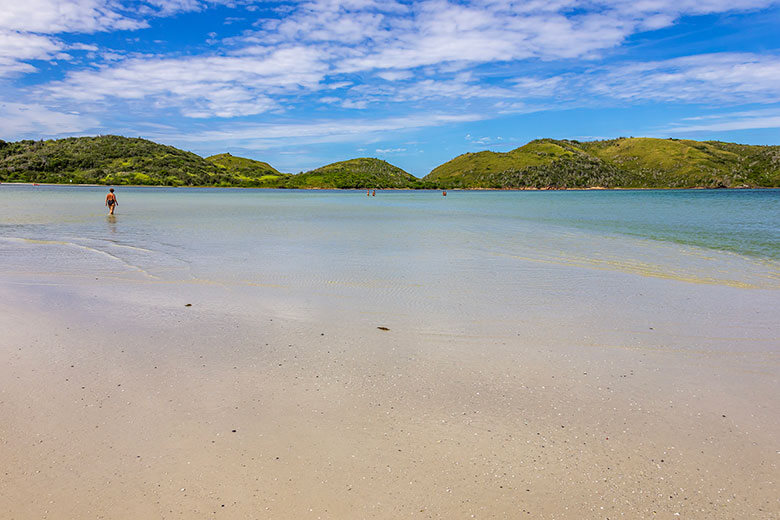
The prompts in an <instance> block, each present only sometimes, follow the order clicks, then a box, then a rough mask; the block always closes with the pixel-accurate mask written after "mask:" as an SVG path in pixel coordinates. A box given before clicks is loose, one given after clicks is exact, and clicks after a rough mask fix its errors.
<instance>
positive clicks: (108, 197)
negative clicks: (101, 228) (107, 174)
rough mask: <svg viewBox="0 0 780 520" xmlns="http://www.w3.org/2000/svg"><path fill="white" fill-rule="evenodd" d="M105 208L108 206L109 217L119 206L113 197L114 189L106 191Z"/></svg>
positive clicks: (114, 196)
mask: <svg viewBox="0 0 780 520" xmlns="http://www.w3.org/2000/svg"><path fill="white" fill-rule="evenodd" d="M106 206H108V214H109V215H113V214H114V209H115V208H116V207H117V206H119V202H117V200H116V195H114V188H110V189H109V190H108V195H106Z"/></svg>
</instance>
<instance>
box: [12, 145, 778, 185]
mask: <svg viewBox="0 0 780 520" xmlns="http://www.w3.org/2000/svg"><path fill="white" fill-rule="evenodd" d="M0 181H1V182H41V183H44V182H46V183H63V184H65V183H71V182H72V183H74V184H77V183H81V184H146V185H165V186H241V187H264V188H464V189H468V188H495V189H504V188H520V189H522V188H540V189H545V188H554V189H558V188H590V187H604V188H617V187H621V188H687V187H707V188H718V187H742V186H757V187H780V146H753V145H742V144H734V143H723V142H719V141H691V140H684V139H652V138H644V137H637V138H634V137H631V138H619V139H611V140H607V141H590V142H579V141H568V140H555V139H538V140H536V141H531V142H530V143H528V144H526V145H524V146H521V147H519V148H516V149H514V150H512V151H509V152H505V153H499V152H489V151H484V152H478V153H467V154H463V155H459V156H458V157H456V158H454V159H452V160H451V161H448V162H446V163H444V164H442V165H441V166H438V167H437V168H435V169H434V170H433V171H431V173H429V174H428V175H427V176H426V177H425V178H423V179H418V178H416V177H414V176H412V175H410V174H409V173H407V172H405V171H404V170H402V169H401V168H398V167H397V166H393V165H392V164H390V163H388V162H386V161H383V160H380V159H372V158H365V157H364V158H359V159H350V160H348V161H341V162H336V163H333V164H329V165H327V166H322V167H320V168H317V169H315V170H311V171H308V172H306V173H300V174H297V175H291V174H289V173H281V172H279V171H278V170H276V169H275V168H274V167H272V166H271V165H270V164H268V163H265V162H262V161H256V160H252V159H246V158H243V157H235V156H233V155H230V154H228V153H223V154H219V155H212V156H211V157H208V158H206V159H204V158H202V157H200V156H198V155H196V154H194V153H191V152H185V151H183V150H179V149H178V148H174V147H172V146H165V145H162V144H158V143H155V142H152V141H148V140H146V139H140V138H129V137H121V136H116V135H105V136H98V137H69V138H66V139H57V140H47V141H43V140H42V141H30V140H26V141H18V142H12V143H9V142H5V141H2V140H0Z"/></svg>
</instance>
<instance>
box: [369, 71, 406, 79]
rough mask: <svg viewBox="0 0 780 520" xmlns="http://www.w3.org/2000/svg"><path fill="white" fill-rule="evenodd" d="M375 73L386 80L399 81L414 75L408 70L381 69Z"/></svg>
mask: <svg viewBox="0 0 780 520" xmlns="http://www.w3.org/2000/svg"><path fill="white" fill-rule="evenodd" d="M376 75H377V76H379V77H380V78H382V79H384V80H387V81H400V80H403V79H409V78H411V77H412V76H414V74H412V73H411V72H410V71H408V70H382V71H379V72H377V73H376Z"/></svg>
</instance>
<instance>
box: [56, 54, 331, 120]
mask: <svg viewBox="0 0 780 520" xmlns="http://www.w3.org/2000/svg"><path fill="white" fill-rule="evenodd" d="M325 71H326V66H325V65H324V64H323V63H322V62H321V60H320V58H319V56H318V51H317V50H315V49H310V48H305V47H292V48H281V49H276V50H269V49H267V48H259V47H253V48H251V49H245V50H244V52H243V53H242V54H241V55H234V56H209V57H193V58H158V57H150V58H133V59H128V60H124V61H122V62H121V65H120V66H105V67H103V68H101V69H99V70H97V71H91V70H89V71H78V72H73V73H71V74H69V75H68V77H67V78H66V79H65V80H64V81H61V82H56V83H52V84H50V85H48V86H47V87H46V89H45V90H46V92H47V93H48V94H49V95H52V96H54V97H55V98H58V99H71V100H75V101H82V102H87V101H94V100H104V99H107V98H120V99H129V100H133V99H153V100H155V102H156V103H158V104H159V105H161V106H174V107H179V108H180V109H181V111H182V113H183V114H184V115H187V116H190V117H211V116H217V117H236V116H245V115H252V114H259V113H262V112H267V111H268V110H271V109H273V108H275V107H276V106H277V102H276V101H275V100H274V99H272V98H271V97H270V96H271V95H284V94H288V93H291V92H295V91H298V90H300V89H307V90H309V91H311V90H315V89H317V88H318V86H319V83H320V81H321V80H322V78H323V76H324V73H325Z"/></svg>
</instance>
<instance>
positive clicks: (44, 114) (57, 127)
mask: <svg viewBox="0 0 780 520" xmlns="http://www.w3.org/2000/svg"><path fill="white" fill-rule="evenodd" d="M0 112H1V113H2V117H0V135H4V136H18V135H25V134H28V135H30V134H31V135H59V134H72V133H79V132H84V131H86V130H89V129H91V128H94V127H96V126H97V124H98V123H97V121H96V120H94V119H93V118H91V117H88V116H83V115H80V114H73V113H69V114H66V113H63V112H59V111H56V110H52V109H50V108H48V107H45V106H43V105H40V104H24V103H10V102H1V101H0Z"/></svg>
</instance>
